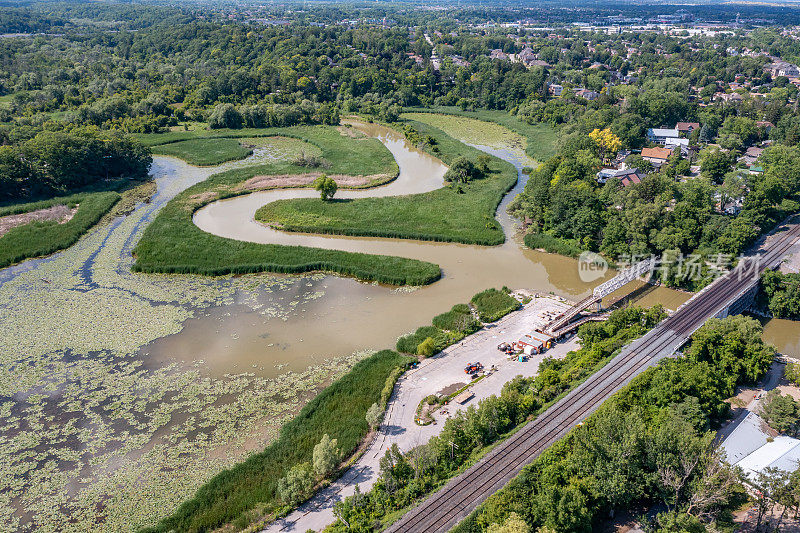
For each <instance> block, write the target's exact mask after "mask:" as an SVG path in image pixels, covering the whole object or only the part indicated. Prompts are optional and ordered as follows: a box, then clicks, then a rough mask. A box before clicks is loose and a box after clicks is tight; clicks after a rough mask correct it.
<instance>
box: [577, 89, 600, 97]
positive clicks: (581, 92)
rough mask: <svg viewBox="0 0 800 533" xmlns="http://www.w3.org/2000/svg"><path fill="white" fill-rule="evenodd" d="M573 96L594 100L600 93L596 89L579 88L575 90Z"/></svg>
mask: <svg viewBox="0 0 800 533" xmlns="http://www.w3.org/2000/svg"><path fill="white" fill-rule="evenodd" d="M575 96H580V97H581V98H585V99H587V100H596V99H597V98H598V97H599V96H600V93H598V92H596V91H590V90H589V89H579V90H577V91H575Z"/></svg>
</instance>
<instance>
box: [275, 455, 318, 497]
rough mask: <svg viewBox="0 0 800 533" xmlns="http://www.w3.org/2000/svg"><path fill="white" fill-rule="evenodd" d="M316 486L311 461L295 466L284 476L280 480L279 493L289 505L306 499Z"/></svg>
mask: <svg viewBox="0 0 800 533" xmlns="http://www.w3.org/2000/svg"><path fill="white" fill-rule="evenodd" d="M313 487H314V474H313V473H312V472H311V464H310V463H307V462H306V463H302V464H299V465H295V466H293V467H292V468H291V469H290V470H289V472H287V473H286V475H285V476H284V477H282V478H281V479H280V480H278V495H279V496H280V499H281V500H283V501H284V502H285V503H287V504H289V505H296V504H298V503H300V502H301V501H303V500H305V499H306V498H307V497H308V495H309V493H310V492H311V489H312V488H313Z"/></svg>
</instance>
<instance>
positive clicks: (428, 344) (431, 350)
mask: <svg viewBox="0 0 800 533" xmlns="http://www.w3.org/2000/svg"><path fill="white" fill-rule="evenodd" d="M436 352H437V350H436V342H435V341H434V340H433V339H432V338H431V337H427V338H426V339H425V340H424V341H422V342H421V343H419V346H417V355H421V356H422V357H430V356H432V355H433V354H435V353H436Z"/></svg>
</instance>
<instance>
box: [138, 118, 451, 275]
mask: <svg viewBox="0 0 800 533" xmlns="http://www.w3.org/2000/svg"><path fill="white" fill-rule="evenodd" d="M264 131H265V132H266V133H268V134H269V135H272V136H274V135H276V133H280V135H281V136H284V137H296V138H301V139H302V140H303V141H305V142H307V143H309V144H312V145H315V146H317V147H319V149H320V150H321V153H322V157H323V158H324V159H325V160H326V161H327V162H328V163H329V168H327V169H325V170H326V171H327V172H329V173H330V174H341V175H347V176H383V177H384V179H389V178H390V177H394V176H396V175H397V172H398V167H397V164H396V163H395V161H394V159H393V158H392V155H391V153H390V152H389V151H388V150H387V149H386V148H385V147H384V146H383V145H382V144H381V143H380V141H378V140H377V139H371V138H353V137H351V136H347V135H345V134H343V133H340V131H338V130H337V129H335V128H332V127H326V126H316V127H296V128H284V129H282V130H274V129H270V130H264ZM179 133H181V134H182V135H183V134H184V132H179ZM258 133H259V132H253V131H249V132H248V137H254V136H256V137H258V136H264V135H258ZM159 135H161V138H163V136H165V135H170V134H159ZM308 170H309V169H307V168H306V167H300V166H298V165H296V164H295V163H294V162H293V161H292V160H291V159H290V160H286V159H281V160H274V161H270V162H268V163H264V164H260V165H255V166H247V167H242V168H236V169H233V170H230V171H228V172H223V173H220V174H216V175H214V176H212V177H211V178H209V179H207V180H206V181H204V182H202V183H199V184H197V185H195V186H193V187H190V188H189V189H187V190H186V191H184V192H183V193H181V194H179V195H178V196H177V197H176V198H175V199H174V200H172V201H171V202H170V203H169V204H167V205H166V206H165V207H164V209H163V210H162V211H161V212H160V213H159V214H158V216H157V218H156V219H155V220H154V221H153V223H152V224H151V225H150V226H149V227H148V228H147V230H146V231H145V234H144V236H143V237H142V239H141V241H140V242H139V245H138V246H137V247H136V249H135V251H134V253H135V255H136V259H137V261H136V264H135V265H134V268H135V269H136V270H137V271H140V272H173V273H196V274H208V275H220V274H228V273H247V272H261V271H270V272H284V273H299V272H309V271H315V270H322V271H332V272H337V273H340V274H344V275H350V276H355V277H358V278H360V279H365V280H371V281H381V282H385V283H391V284H397V285H406V284H409V285H423V284H426V283H430V282H432V281H434V280H436V279H438V278H439V276H440V272H439V268H438V267H437V266H436V265H433V264H431V263H425V262H422V261H417V260H413V259H405V258H399V257H389V256H371V255H366V254H358V253H349V252H341V251H337V250H323V249H317V248H307V247H301V246H279V245H262V244H255V243H249V242H243V241H235V240H231V239H225V238H222V237H217V236H214V235H210V234H208V233H206V232H204V231H202V230H200V229H199V228H198V227H197V226H195V225H194V223H193V222H192V213H193V212H194V211H195V210H197V209H199V208H200V207H202V206H203V205H206V204H208V203H210V202H212V201H214V200H218V199H222V198H227V197H231V196H235V195H239V194H244V193H247V192H250V190H251V189H245V188H242V187H241V184H243V183H244V182H246V181H247V180H249V179H251V178H253V177H255V176H274V175H280V176H284V175H297V174H305V173H307V172H308ZM312 170H313V169H312ZM199 250H202V252H203V253H198V251H199Z"/></svg>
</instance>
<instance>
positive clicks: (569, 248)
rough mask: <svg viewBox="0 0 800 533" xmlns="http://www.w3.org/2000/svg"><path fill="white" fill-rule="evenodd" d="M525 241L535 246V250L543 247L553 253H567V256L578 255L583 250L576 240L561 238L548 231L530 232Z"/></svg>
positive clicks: (529, 245) (529, 246) (528, 244)
mask: <svg viewBox="0 0 800 533" xmlns="http://www.w3.org/2000/svg"><path fill="white" fill-rule="evenodd" d="M524 242H525V246H527V247H528V248H533V249H534V250H538V249H542V250H544V251H546V252H550V253H552V254H559V255H565V256H567V257H578V256H579V255H580V254H581V252H582V251H583V249H581V247H580V246H578V244H577V242H576V241H568V240H565V239H559V238H558V237H553V236H552V235H549V234H547V233H528V234H527V235H525V239H524Z"/></svg>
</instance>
